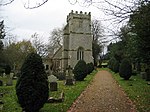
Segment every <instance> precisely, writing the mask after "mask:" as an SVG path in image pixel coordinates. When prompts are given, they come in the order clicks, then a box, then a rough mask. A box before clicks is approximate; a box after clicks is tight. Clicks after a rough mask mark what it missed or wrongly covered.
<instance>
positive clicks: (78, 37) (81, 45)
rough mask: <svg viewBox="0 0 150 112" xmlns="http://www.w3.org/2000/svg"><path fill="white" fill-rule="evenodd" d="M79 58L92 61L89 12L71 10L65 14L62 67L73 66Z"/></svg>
mask: <svg viewBox="0 0 150 112" xmlns="http://www.w3.org/2000/svg"><path fill="white" fill-rule="evenodd" d="M79 60H84V61H85V62H86V63H90V62H93V57H92V33H91V13H90V12H89V13H86V12H85V13H83V12H82V11H80V13H78V12H77V11H76V12H73V11H71V13H69V15H68V16H67V25H66V26H65V28H64V38H63V47H62V68H63V69H64V70H65V69H66V67H67V66H68V65H70V66H71V67H72V68H74V67H75V65H76V64H77V62H78V61H79Z"/></svg>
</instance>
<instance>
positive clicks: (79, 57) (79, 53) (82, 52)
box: [77, 47, 84, 60]
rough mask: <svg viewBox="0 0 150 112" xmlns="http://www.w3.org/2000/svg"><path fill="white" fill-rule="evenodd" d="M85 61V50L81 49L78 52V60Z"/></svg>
mask: <svg viewBox="0 0 150 112" xmlns="http://www.w3.org/2000/svg"><path fill="white" fill-rule="evenodd" d="M83 59H84V49H83V48H82V47H79V48H78V50H77V60H83Z"/></svg>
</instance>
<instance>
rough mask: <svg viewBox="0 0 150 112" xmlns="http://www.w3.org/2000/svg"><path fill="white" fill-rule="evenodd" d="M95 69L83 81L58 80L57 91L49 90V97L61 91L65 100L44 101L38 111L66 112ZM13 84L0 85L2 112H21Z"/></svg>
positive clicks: (56, 95)
mask: <svg viewBox="0 0 150 112" xmlns="http://www.w3.org/2000/svg"><path fill="white" fill-rule="evenodd" d="M96 73H97V71H93V73H91V74H90V75H88V76H87V77H86V78H85V80H84V81H77V82H76V84H75V85H73V86H65V85H64V81H58V91H56V92H50V96H51V97H56V98H57V97H59V96H60V94H61V92H62V91H63V92H64V93H65V100H64V102H63V103H46V104H45V105H44V107H43V108H42V109H41V110H40V112H66V111H67V110H68V109H69V107H70V106H71V104H72V103H73V102H74V100H75V99H76V98H77V97H78V96H79V95H80V94H81V92H82V91H83V90H84V89H85V88H86V87H87V85H88V84H89V83H90V81H91V80H92V79H93V77H94V75H95V74H96ZM13 83H14V86H11V87H6V86H2V87H1V86H0V93H4V97H3V98H2V101H3V102H4V107H3V110H2V112H21V110H22V109H21V107H20V106H19V104H18V103H17V97H16V94H15V83H16V81H14V82H13Z"/></svg>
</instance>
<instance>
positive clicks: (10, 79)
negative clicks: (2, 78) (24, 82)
mask: <svg viewBox="0 0 150 112" xmlns="http://www.w3.org/2000/svg"><path fill="white" fill-rule="evenodd" d="M12 85H13V80H12V78H9V79H8V80H7V82H6V86H12Z"/></svg>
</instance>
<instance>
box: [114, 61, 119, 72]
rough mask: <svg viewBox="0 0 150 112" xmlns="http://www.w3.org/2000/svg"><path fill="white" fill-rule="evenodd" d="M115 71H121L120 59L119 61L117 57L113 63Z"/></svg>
mask: <svg viewBox="0 0 150 112" xmlns="http://www.w3.org/2000/svg"><path fill="white" fill-rule="evenodd" d="M113 71H114V72H115V73H118V72H119V61H117V60H116V59H115V61H114V64H113Z"/></svg>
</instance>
